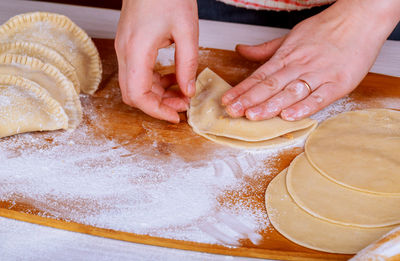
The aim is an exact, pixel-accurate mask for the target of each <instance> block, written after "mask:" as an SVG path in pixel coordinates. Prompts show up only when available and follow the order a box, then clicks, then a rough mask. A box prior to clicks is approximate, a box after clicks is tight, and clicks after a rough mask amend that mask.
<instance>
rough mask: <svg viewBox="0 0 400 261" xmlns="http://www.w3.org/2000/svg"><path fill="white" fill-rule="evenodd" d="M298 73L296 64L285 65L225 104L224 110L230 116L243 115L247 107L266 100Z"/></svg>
mask: <svg viewBox="0 0 400 261" xmlns="http://www.w3.org/2000/svg"><path fill="white" fill-rule="evenodd" d="M299 74H300V73H299V68H298V67H297V66H293V67H286V68H283V69H282V70H279V71H278V72H276V73H273V74H272V75H270V76H268V77H266V78H265V79H263V80H261V81H259V82H258V83H256V84H254V85H253V86H252V87H251V88H250V89H249V90H247V91H246V92H245V93H243V94H241V95H240V96H239V97H238V98H236V99H235V100H233V101H232V103H230V104H229V105H228V106H226V108H225V109H226V112H227V113H228V114H229V115H231V116H232V117H241V116H243V115H244V114H245V112H246V110H247V109H249V108H251V107H254V106H256V105H258V104H260V103H262V102H264V101H266V100H268V99H269V98H271V97H272V96H274V95H275V94H277V93H278V92H280V91H281V90H282V89H283V88H284V87H285V86H286V85H287V84H288V83H289V82H290V81H292V80H294V79H296V78H297V77H298V76H299Z"/></svg>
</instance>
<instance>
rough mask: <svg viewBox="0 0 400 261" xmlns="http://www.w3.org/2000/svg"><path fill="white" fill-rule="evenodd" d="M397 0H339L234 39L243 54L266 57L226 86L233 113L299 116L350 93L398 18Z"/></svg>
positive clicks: (257, 116)
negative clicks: (243, 41) (282, 31)
mask: <svg viewBox="0 0 400 261" xmlns="http://www.w3.org/2000/svg"><path fill="white" fill-rule="evenodd" d="M399 16H400V1H398V0H387V1H376V0H352V1H347V0H339V1H337V2H336V3H335V4H333V5H332V6H331V7H329V8H327V9H326V10H325V11H323V12H322V13H320V14H318V15H316V16H314V17H311V18H309V19H307V20H305V21H303V22H301V23H299V24H298V25H297V26H295V27H294V28H293V30H292V31H291V32H290V33H289V34H288V35H286V36H285V37H282V38H279V39H275V40H272V41H270V42H266V43H264V44H261V45H258V46H246V45H238V46H237V47H236V50H237V51H238V52H239V53H240V54H241V55H242V56H244V57H245V58H247V59H250V60H256V61H266V60H268V59H269V60H268V61H267V62H266V63H265V64H264V65H262V66H261V67H260V68H259V69H257V70H256V71H255V72H254V73H253V74H252V75H251V76H250V77H249V78H247V79H245V80H244V81H242V82H241V83H239V84H238V85H237V86H235V87H234V88H232V89H231V90H229V91H227V92H226V93H225V94H224V96H223V97H222V104H223V105H226V111H227V113H228V114H229V115H231V116H232V117H241V116H246V117H247V118H248V119H250V120H263V119H269V118H272V117H274V116H278V115H280V116H281V117H282V118H283V119H285V120H289V121H293V120H300V119H302V118H305V117H307V116H310V115H312V114H314V113H315V112H317V111H319V110H320V109H322V108H324V107H325V106H327V105H329V104H330V103H332V102H334V101H335V100H337V99H339V98H341V97H343V96H345V95H346V94H348V93H350V92H351V91H352V90H353V89H354V88H355V87H356V86H357V85H358V84H359V82H360V81H361V80H362V79H363V77H364V76H365V75H366V74H367V72H368V70H369V69H370V68H371V66H372V65H373V63H374V61H375V59H376V56H377V55H378V53H379V50H380V48H381V46H382V45H383V43H384V41H385V39H386V38H387V36H388V35H389V34H390V32H391V31H392V30H393V28H394V27H395V26H396V24H397V22H398V21H399V19H400V17H399Z"/></svg>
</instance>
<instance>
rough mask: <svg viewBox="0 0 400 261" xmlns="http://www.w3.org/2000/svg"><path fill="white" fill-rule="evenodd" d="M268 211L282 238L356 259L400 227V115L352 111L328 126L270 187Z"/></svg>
mask: <svg viewBox="0 0 400 261" xmlns="http://www.w3.org/2000/svg"><path fill="white" fill-rule="evenodd" d="M277 184H280V185H277ZM282 187H283V188H282ZM289 202H290V204H289ZM266 207H267V211H268V215H269V218H270V220H271V222H272V224H273V225H274V227H275V228H276V229H277V230H278V231H279V232H281V234H283V235H284V236H286V237H287V238H289V239H290V240H292V241H294V242H296V243H298V244H300V245H303V246H306V247H309V248H313V249H316V250H322V251H327V252H333V253H346V254H353V253H356V252H358V251H359V250H361V249H362V248H364V247H366V246H367V245H368V244H369V243H372V242H373V241H375V240H377V239H378V238H379V237H380V236H382V235H383V234H385V233H386V232H388V231H390V230H392V229H394V228H395V227H397V225H399V224H400V112H397V111H394V110H388V109H370V110H364V111H352V112H346V113H342V114H339V115H338V116H336V117H333V118H331V119H328V120H327V121H325V122H323V123H322V124H321V125H320V126H319V127H318V128H316V130H315V131H314V132H313V133H311V135H310V136H309V138H308V140H307V141H306V145H305V153H302V154H300V155H299V156H297V157H296V158H295V159H294V160H293V161H292V163H291V164H290V166H289V168H288V169H287V170H285V171H283V172H282V173H281V174H279V175H278V176H277V177H276V178H275V179H274V180H273V182H271V184H270V185H269V186H268V188H267V191H266ZM282 215H284V216H285V217H282ZM290 220H292V222H300V223H302V224H299V225H296V226H295V225H293V224H290ZM316 233H317V234H318V235H316ZM352 234H353V236H351V235H352ZM355 238H357V239H356V240H355ZM355 242H356V243H357V244H356V243H355Z"/></svg>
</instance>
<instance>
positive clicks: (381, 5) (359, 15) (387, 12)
mask: <svg viewBox="0 0 400 261" xmlns="http://www.w3.org/2000/svg"><path fill="white" fill-rule="evenodd" d="M335 5H337V7H338V8H339V9H341V10H342V11H345V12H346V13H347V14H348V15H349V16H351V19H354V20H358V21H360V22H361V23H364V26H365V27H366V28H368V30H369V31H370V32H373V33H374V36H378V35H376V34H379V33H381V34H382V36H383V37H384V38H385V39H386V37H387V36H388V35H389V34H390V33H391V32H392V31H393V29H394V28H395V27H396V25H397V23H398V22H399V20H400V1H399V0H384V1H379V0H338V1H337V2H336V4H335Z"/></svg>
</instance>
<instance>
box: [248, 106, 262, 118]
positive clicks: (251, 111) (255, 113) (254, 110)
mask: <svg viewBox="0 0 400 261" xmlns="http://www.w3.org/2000/svg"><path fill="white" fill-rule="evenodd" d="M261 112H262V109H261V108H260V107H255V108H251V109H248V110H247V111H246V115H247V116H248V117H249V118H250V119H251V120H255V119H256V118H257V117H258V116H259V115H260V114H261Z"/></svg>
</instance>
